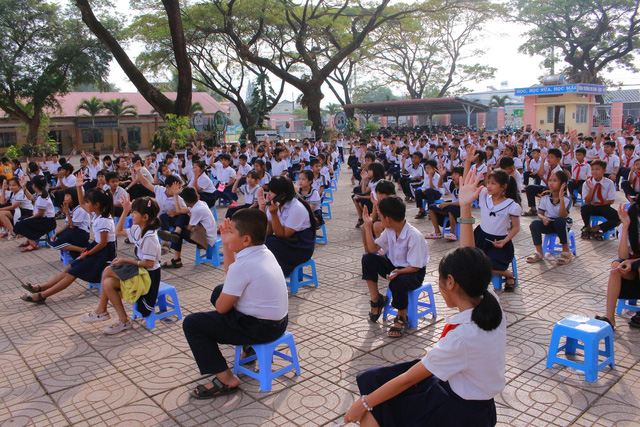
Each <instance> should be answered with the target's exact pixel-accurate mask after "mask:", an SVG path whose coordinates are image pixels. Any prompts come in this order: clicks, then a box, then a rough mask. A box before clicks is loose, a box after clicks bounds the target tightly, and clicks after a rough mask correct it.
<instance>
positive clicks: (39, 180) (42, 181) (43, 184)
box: [31, 175, 49, 199]
mask: <svg viewBox="0 0 640 427" xmlns="http://www.w3.org/2000/svg"><path fill="white" fill-rule="evenodd" d="M31 183H32V184H33V186H34V187H35V188H37V189H38V190H40V191H42V194H40V197H42V198H43V199H46V198H47V197H49V193H48V192H47V178H45V177H44V176H42V175H37V176H34V177H33V178H32V179H31Z"/></svg>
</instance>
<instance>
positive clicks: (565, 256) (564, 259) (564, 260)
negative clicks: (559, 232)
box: [556, 252, 573, 265]
mask: <svg viewBox="0 0 640 427" xmlns="http://www.w3.org/2000/svg"><path fill="white" fill-rule="evenodd" d="M572 259H573V254H572V253H571V252H562V253H561V254H560V257H559V258H558V260H557V261H556V264H557V265H567V264H569V263H570V262H571V260H572Z"/></svg>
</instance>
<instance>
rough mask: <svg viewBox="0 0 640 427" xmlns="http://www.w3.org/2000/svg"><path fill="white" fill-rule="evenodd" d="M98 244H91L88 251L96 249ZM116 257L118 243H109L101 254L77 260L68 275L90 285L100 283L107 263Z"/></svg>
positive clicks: (72, 264)
mask: <svg viewBox="0 0 640 427" xmlns="http://www.w3.org/2000/svg"><path fill="white" fill-rule="evenodd" d="M96 245H97V243H96V242H91V244H90V245H89V246H88V247H87V250H90V249H91V248H93V247H95V246H96ZM115 257H116V242H109V243H107V246H105V247H104V248H103V249H102V250H101V251H100V252H98V253H95V254H93V255H91V256H88V257H86V258H84V259H77V260H75V261H73V262H72V263H71V268H70V269H69V271H68V273H69V274H70V275H72V276H74V277H77V278H78V279H82V280H84V281H85V282H89V283H100V281H101V280H102V272H103V271H104V269H105V268H107V263H108V262H111V261H113V259H114V258H115Z"/></svg>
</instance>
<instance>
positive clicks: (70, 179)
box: [62, 174, 76, 188]
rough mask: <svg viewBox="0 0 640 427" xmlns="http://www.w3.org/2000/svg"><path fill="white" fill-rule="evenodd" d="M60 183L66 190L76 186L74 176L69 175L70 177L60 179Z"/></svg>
mask: <svg viewBox="0 0 640 427" xmlns="http://www.w3.org/2000/svg"><path fill="white" fill-rule="evenodd" d="M62 183H63V184H64V186H65V187H67V188H69V187H72V188H73V187H75V186H76V177H75V175H73V174H71V175H69V176H67V177H64V178H62Z"/></svg>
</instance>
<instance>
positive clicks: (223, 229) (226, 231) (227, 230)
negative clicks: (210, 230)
mask: <svg viewBox="0 0 640 427" xmlns="http://www.w3.org/2000/svg"><path fill="white" fill-rule="evenodd" d="M230 236H231V218H225V219H224V221H223V222H222V224H220V238H221V239H222V244H223V245H225V244H227V243H229V237H230Z"/></svg>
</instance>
